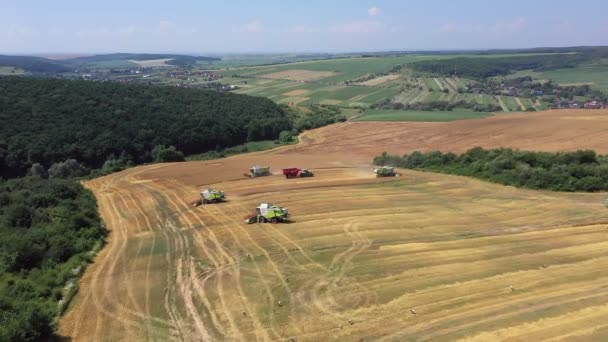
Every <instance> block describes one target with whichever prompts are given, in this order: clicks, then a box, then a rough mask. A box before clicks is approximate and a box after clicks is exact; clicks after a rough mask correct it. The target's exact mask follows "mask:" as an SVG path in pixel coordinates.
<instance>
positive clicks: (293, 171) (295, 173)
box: [283, 167, 315, 178]
mask: <svg viewBox="0 0 608 342" xmlns="http://www.w3.org/2000/svg"><path fill="white" fill-rule="evenodd" d="M283 174H284V175H285V178H298V177H312V176H314V175H315V174H314V173H313V172H312V170H308V169H298V168H297V167H291V168H288V169H283Z"/></svg>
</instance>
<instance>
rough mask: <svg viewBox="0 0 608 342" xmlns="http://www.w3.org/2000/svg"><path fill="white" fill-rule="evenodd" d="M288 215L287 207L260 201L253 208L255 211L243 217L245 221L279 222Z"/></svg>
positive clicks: (284, 219)
mask: <svg viewBox="0 0 608 342" xmlns="http://www.w3.org/2000/svg"><path fill="white" fill-rule="evenodd" d="M288 217H289V211H288V210H287V208H282V207H279V206H276V205H273V204H271V203H262V204H260V206H259V207H257V208H255V213H251V214H249V215H247V216H246V217H245V222H246V223H249V224H251V223H265V222H271V223H279V222H284V221H286V220H287V218H288Z"/></svg>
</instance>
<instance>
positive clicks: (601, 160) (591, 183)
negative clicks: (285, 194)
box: [374, 147, 608, 191]
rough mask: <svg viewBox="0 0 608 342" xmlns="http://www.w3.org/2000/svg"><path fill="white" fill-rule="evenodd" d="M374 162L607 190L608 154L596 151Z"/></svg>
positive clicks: (477, 153) (430, 155)
mask: <svg viewBox="0 0 608 342" xmlns="http://www.w3.org/2000/svg"><path fill="white" fill-rule="evenodd" d="M374 164H376V165H392V166H397V167H403V168H407V169H415V170H427V171H433V172H442V173H449V174H456V175H462V176H470V177H475V178H480V179H485V180H489V181H491V182H495V183H500V184H505V185H513V186H517V187H526V188H531V189H547V190H554V191H605V190H608V157H606V156H598V155H596V153H595V152H594V151H576V152H560V153H547V152H529V151H519V150H512V149H509V148H501V149H494V150H484V149H482V148H480V147H476V148H473V149H470V150H468V151H467V152H465V153H463V154H460V155H457V154H454V153H451V152H448V153H442V152H439V151H435V152H427V153H422V152H413V153H411V154H406V155H404V156H403V157H400V156H394V155H390V154H387V153H386V152H385V153H383V154H382V155H381V156H378V157H376V158H374Z"/></svg>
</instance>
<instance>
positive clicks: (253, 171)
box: [245, 165, 270, 178]
mask: <svg viewBox="0 0 608 342" xmlns="http://www.w3.org/2000/svg"><path fill="white" fill-rule="evenodd" d="M261 176H270V167H269V166H258V165H255V166H252V167H251V168H250V169H249V173H245V177H249V178H255V177H261Z"/></svg>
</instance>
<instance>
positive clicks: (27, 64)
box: [0, 55, 70, 73]
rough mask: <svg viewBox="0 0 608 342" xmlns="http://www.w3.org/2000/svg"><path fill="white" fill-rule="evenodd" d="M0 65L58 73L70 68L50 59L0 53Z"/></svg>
mask: <svg viewBox="0 0 608 342" xmlns="http://www.w3.org/2000/svg"><path fill="white" fill-rule="evenodd" d="M0 66H7V67H14V68H17V69H22V70H26V71H31V72H38V73H58V72H66V71H69V70H70V69H69V68H68V67H66V66H65V65H62V64H60V63H58V62H55V61H52V60H50V59H46V58H41V57H30V56H2V55H0Z"/></svg>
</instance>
